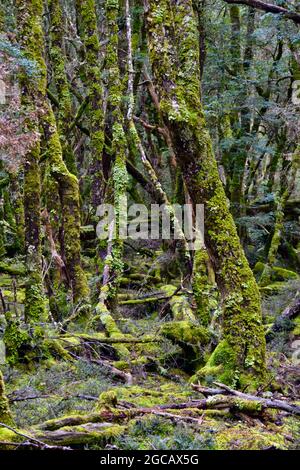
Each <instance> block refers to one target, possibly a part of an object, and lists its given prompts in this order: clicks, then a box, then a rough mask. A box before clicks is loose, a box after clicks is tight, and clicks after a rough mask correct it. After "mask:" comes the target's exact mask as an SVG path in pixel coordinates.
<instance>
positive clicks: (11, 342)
mask: <svg viewBox="0 0 300 470" xmlns="http://www.w3.org/2000/svg"><path fill="white" fill-rule="evenodd" d="M3 340H4V343H5V347H6V360H7V362H8V364H10V365H11V366H13V365H15V364H16V363H18V362H19V360H20V359H21V357H20V356H21V352H22V351H23V349H27V348H30V347H31V344H32V339H31V338H30V336H29V334H28V332H27V331H26V330H22V329H21V328H20V325H19V323H18V322H16V321H9V322H8V324H7V326H6V328H5V332H4V337H3Z"/></svg>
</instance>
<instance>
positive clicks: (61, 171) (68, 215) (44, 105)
mask: <svg viewBox="0 0 300 470" xmlns="http://www.w3.org/2000/svg"><path fill="white" fill-rule="evenodd" d="M17 7H18V16H19V23H20V31H21V33H20V35H21V34H22V38H23V43H24V41H25V43H24V44H23V45H24V47H25V48H26V52H27V54H28V55H29V58H31V59H32V60H34V61H35V63H36V64H37V66H38V84H36V83H34V81H32V82H30V81H29V80H28V79H27V80H26V82H25V87H26V88H25V92H26V91H27V92H28V90H29V91H31V95H29V96H28V101H29V103H30V100H31V103H32V104H33V105H34V106H35V112H39V116H38V118H39V124H40V126H41V128H42V130H43V132H44V134H45V138H46V144H47V159H48V160H47V163H48V165H49V171H50V175H51V176H52V177H53V178H54V180H55V181H56V182H57V186H58V191H59V195H60V200H61V207H62V214H63V231H64V240H63V242H64V247H63V248H64V255H65V259H66V266H67V269H68V273H69V277H70V284H71V287H72V292H73V299H74V301H75V302H78V301H79V300H82V299H83V300H85V299H86V298H87V297H88V294H89V289H88V286H87V281H86V277H85V273H84V271H83V270H82V267H81V255H80V204H79V186H78V180H77V178H76V176H74V175H73V174H72V173H70V172H69V170H68V169H67V167H66V164H65V162H64V161H63V156H62V148H61V144H60V139H59V134H58V131H57V127H56V121H55V117H54V114H53V111H52V108H51V106H50V104H49V103H48V100H47V96H46V91H47V68H46V64H45V61H44V35H43V28H42V15H43V2H42V1H37V0H36V1H34V0H26V2H25V6H24V2H23V1H18V2H17ZM24 38H26V39H25V40H24ZM30 86H31V87H34V89H35V91H33V88H32V89H31V88H29V87H30ZM39 157H40V147H39V142H38V144H36V146H35V147H34V149H33V150H32V151H31V153H30V155H29V157H28V158H27V159H26V163H25V183H24V199H25V224H26V242H27V253H30V255H31V258H30V259H29V260H28V266H29V267H30V269H31V272H32V275H31V276H32V277H33V278H34V279H35V277H37V276H38V279H37V281H36V284H37V282H39V283H40V284H41V276H40V274H39V273H40V271H41V270H40V268H39V269H37V268H36V267H37V266H38V265H39V264H40V257H41V255H40V251H41V250H40V170H39ZM32 246H33V247H34V250H32V249H31V247H32ZM33 256H34V257H33ZM40 284H39V288H40V290H41V286H40ZM30 292H33V293H34V294H35V297H37V294H39V291H37V289H36V288H35V285H32V286H31V288H30V287H29V293H30ZM26 300H27V299H26ZM37 300H38V301H39V303H38V304H37V305H36V306H35V305H33V302H32V301H31V298H29V299H28V301H27V302H26V305H28V311H30V312H31V313H30V316H31V317H32V319H33V320H37V319H39V318H40V317H41V312H40V310H41V308H42V305H43V304H42V301H41V300H40V295H39V297H37ZM30 301H31V302H30ZM35 310H37V312H36V313H35Z"/></svg>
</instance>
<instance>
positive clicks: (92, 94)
mask: <svg viewBox="0 0 300 470" xmlns="http://www.w3.org/2000/svg"><path fill="white" fill-rule="evenodd" d="M107 3H109V2H107ZM113 3H116V2H113ZM76 15H77V27H78V32H79V35H80V38H81V40H82V43H83V46H84V59H85V61H84V66H83V67H82V74H81V79H82V81H83V83H84V84H85V87H86V90H87V99H88V106H87V110H86V114H87V115H88V126H89V131H90V141H91V154H92V175H93V184H92V203H93V205H94V210H95V212H96V207H97V206H98V205H99V204H101V203H102V202H103V198H104V193H105V182H104V178H103V159H102V153H103V146H104V104H103V88H102V79H101V68H100V42H99V37H98V28H97V17H96V4H95V0H86V1H84V2H83V1H82V0H76Z"/></svg>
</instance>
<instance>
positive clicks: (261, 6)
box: [225, 0, 300, 24]
mask: <svg viewBox="0 0 300 470" xmlns="http://www.w3.org/2000/svg"><path fill="white" fill-rule="evenodd" d="M225 2H226V3H230V4H240V5H248V6H249V7H253V8H257V9H258V10H263V11H266V12H267V13H274V14H275V15H282V16H283V17H284V18H287V19H289V20H292V21H294V23H296V24H300V14H299V13H296V12H295V11H290V10H287V9H286V8H283V7H280V6H278V5H272V4H271V3H265V2H262V1H261V0H225Z"/></svg>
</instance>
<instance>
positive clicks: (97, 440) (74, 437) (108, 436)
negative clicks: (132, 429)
mask: <svg viewBox="0 0 300 470" xmlns="http://www.w3.org/2000/svg"><path fill="white" fill-rule="evenodd" d="M124 430H125V427H124V426H120V425H119V424H110V423H87V424H82V425H80V426H65V427H62V428H60V429H58V430H56V431H48V432H47V433H37V437H38V438H40V439H41V440H43V442H46V443H48V444H54V445H55V444H57V443H59V444H61V445H65V446H67V445H80V446H84V445H87V444H89V445H91V444H101V445H105V444H108V443H110V442H113V440H114V439H116V438H117V437H118V436H119V435H120V434H122V433H123V432H124Z"/></svg>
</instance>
